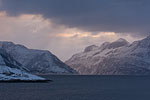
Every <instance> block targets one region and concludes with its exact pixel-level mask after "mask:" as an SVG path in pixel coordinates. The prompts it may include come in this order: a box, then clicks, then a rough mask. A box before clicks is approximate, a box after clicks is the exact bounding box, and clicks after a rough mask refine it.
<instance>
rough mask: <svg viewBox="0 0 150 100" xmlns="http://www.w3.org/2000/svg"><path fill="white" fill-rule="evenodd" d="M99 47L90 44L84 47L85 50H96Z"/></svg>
mask: <svg viewBox="0 0 150 100" xmlns="http://www.w3.org/2000/svg"><path fill="white" fill-rule="evenodd" d="M97 48H98V46H96V45H90V46H88V47H86V48H85V49H84V52H89V51H92V50H95V49H97Z"/></svg>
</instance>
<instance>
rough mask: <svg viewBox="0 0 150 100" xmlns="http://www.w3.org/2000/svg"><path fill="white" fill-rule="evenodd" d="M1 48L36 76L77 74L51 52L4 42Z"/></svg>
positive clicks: (0, 44) (0, 45) (0, 43)
mask: <svg viewBox="0 0 150 100" xmlns="http://www.w3.org/2000/svg"><path fill="white" fill-rule="evenodd" d="M0 48H1V49H4V50H6V52H7V53H8V54H10V55H11V56H12V57H13V58H14V59H15V60H16V61H17V62H19V63H20V64H22V65H23V66H24V67H25V68H27V69H29V71H30V72H31V73H34V74H49V73H67V74H69V73H76V71H75V70H73V69H72V68H70V67H69V66H68V65H66V64H64V63H63V62H61V61H60V60H59V59H58V58H57V57H56V56H55V55H53V54H52V53H51V52H49V51H45V50H35V49H28V48H26V47H25V46H23V45H19V44H14V43H12V42H2V41H1V42H0Z"/></svg>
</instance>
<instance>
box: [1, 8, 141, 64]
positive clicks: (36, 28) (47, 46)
mask: <svg viewBox="0 0 150 100" xmlns="http://www.w3.org/2000/svg"><path fill="white" fill-rule="evenodd" d="M0 30H1V31H0V40H1V41H12V42H15V43H18V44H23V45H25V46H27V47H29V48H35V49H44V50H49V51H51V52H52V53H54V54H55V55H56V56H58V57H59V58H60V59H61V60H63V61H65V60H67V59H68V58H69V57H71V56H72V55H73V54H75V53H78V52H81V51H83V49H84V48H85V47H86V46H89V45H92V44H96V45H98V46H99V45H100V44H101V43H103V42H105V41H114V40H117V39H118V38H125V39H127V40H128V41H130V42H132V41H134V40H136V39H139V38H133V37H132V36H131V35H130V34H118V33H115V32H96V34H93V33H92V32H90V31H85V30H81V29H78V28H76V27H74V28H69V27H66V26H64V25H58V24H55V23H54V22H53V21H51V19H45V18H43V16H42V15H40V14H37V15H35V14H22V15H20V16H7V13H6V12H4V11H3V12H0Z"/></svg>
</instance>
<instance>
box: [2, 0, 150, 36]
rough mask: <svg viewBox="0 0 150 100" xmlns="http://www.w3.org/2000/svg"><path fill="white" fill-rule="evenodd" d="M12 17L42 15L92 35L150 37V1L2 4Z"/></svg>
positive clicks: (14, 0)
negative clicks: (90, 32)
mask: <svg viewBox="0 0 150 100" xmlns="http://www.w3.org/2000/svg"><path fill="white" fill-rule="evenodd" d="M1 9H2V10H5V11H7V13H8V14H9V15H10V16H17V15H20V14H42V15H43V16H44V17H45V18H51V19H52V20H53V21H54V22H55V23H57V24H64V25H66V26H68V27H77V28H80V29H84V30H88V31H92V32H93V33H96V32H98V31H113V32H120V33H131V34H134V35H135V34H136V35H147V34H148V32H149V31H150V13H149V11H150V1H149V0H2V8H1Z"/></svg>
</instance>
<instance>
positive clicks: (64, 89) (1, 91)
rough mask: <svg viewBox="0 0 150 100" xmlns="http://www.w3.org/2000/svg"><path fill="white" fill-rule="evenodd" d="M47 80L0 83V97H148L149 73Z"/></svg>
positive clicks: (95, 99) (70, 99) (140, 99)
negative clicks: (42, 81) (145, 74)
mask: <svg viewBox="0 0 150 100" xmlns="http://www.w3.org/2000/svg"><path fill="white" fill-rule="evenodd" d="M44 77H46V78H48V79H51V80H53V82H49V83H0V100H150V76H94V75H92V76H80V75H49V76H44Z"/></svg>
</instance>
